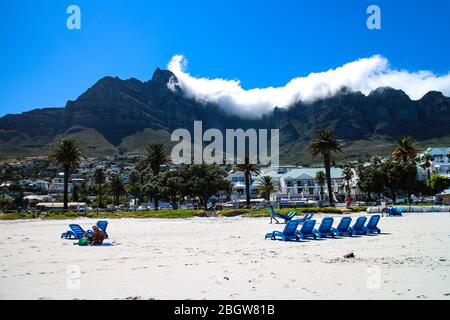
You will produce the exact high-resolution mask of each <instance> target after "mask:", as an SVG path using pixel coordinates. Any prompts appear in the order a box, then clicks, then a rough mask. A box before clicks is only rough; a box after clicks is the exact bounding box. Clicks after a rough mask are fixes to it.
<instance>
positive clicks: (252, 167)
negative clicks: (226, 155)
mask: <svg viewBox="0 0 450 320" xmlns="http://www.w3.org/2000/svg"><path fill="white" fill-rule="evenodd" d="M236 169H237V170H238V171H242V172H244V175H245V194H246V198H247V206H250V185H251V179H252V173H256V174H259V172H260V171H259V169H258V165H256V164H253V163H250V158H249V156H248V155H246V156H245V160H244V163H242V164H237V165H236Z"/></svg>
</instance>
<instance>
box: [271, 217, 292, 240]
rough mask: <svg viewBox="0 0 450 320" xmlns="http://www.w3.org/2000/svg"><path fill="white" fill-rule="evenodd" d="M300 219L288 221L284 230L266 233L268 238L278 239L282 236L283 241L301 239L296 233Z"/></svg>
mask: <svg viewBox="0 0 450 320" xmlns="http://www.w3.org/2000/svg"><path fill="white" fill-rule="evenodd" d="M298 223H299V221H298V220H291V221H288V222H286V226H285V227H284V230H283V231H273V232H270V233H268V234H266V237H265V238H266V239H268V238H270V239H272V240H276V239H277V238H280V239H281V240H283V241H290V240H295V241H299V240H300V238H299V237H298V236H297V234H296V232H295V231H296V230H297V226H298Z"/></svg>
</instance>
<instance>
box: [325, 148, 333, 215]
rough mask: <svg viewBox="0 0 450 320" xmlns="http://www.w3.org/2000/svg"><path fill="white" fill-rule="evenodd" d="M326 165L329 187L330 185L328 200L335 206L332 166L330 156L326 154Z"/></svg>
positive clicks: (331, 205)
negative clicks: (332, 187)
mask: <svg viewBox="0 0 450 320" xmlns="http://www.w3.org/2000/svg"><path fill="white" fill-rule="evenodd" d="M324 165H325V175H326V176H327V187H328V202H329V203H330V207H334V199H333V190H332V189H331V168H330V156H329V155H325V156H324Z"/></svg>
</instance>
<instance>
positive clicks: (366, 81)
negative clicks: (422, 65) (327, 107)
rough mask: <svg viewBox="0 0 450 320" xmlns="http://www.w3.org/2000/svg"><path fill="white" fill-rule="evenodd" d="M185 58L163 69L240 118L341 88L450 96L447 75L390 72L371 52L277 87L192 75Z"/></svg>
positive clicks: (198, 95)
mask: <svg viewBox="0 0 450 320" xmlns="http://www.w3.org/2000/svg"><path fill="white" fill-rule="evenodd" d="M186 66H187V60H186V59H185V58H184V57H183V56H182V55H176V56H174V57H173V58H172V60H171V61H170V62H169V64H168V69H169V70H170V71H172V72H173V73H174V74H175V75H176V77H177V78H178V81H179V85H180V86H181V88H182V89H183V91H184V93H185V94H186V95H187V96H188V97H191V98H194V99H196V100H198V101H202V102H212V103H217V104H218V105H220V106H221V107H222V108H224V109H225V110H227V111H229V112H230V113H233V114H238V115H241V116H244V117H257V116H261V115H262V114H263V113H266V112H270V111H272V110H273V108H274V107H275V106H278V107H280V108H288V107H289V106H291V105H292V104H294V103H295V102H297V101H300V100H301V101H305V102H310V101H314V100H315V99H318V98H323V97H327V96H330V95H333V94H335V93H336V92H337V91H339V90H340V89H341V88H342V87H344V86H345V87H348V88H350V89H352V90H354V91H361V92H362V93H364V94H366V95H367V94H369V93H370V92H371V91H372V90H374V89H376V88H379V87H387V86H389V87H392V88H395V89H401V90H403V91H404V92H405V93H406V94H407V95H409V96H410V97H411V99H414V100H417V99H420V98H421V97H422V96H423V95H425V94H426V93H427V92H428V91H431V90H436V91H441V92H443V93H444V94H445V95H447V96H448V95H450V73H448V74H447V75H443V76H438V75H435V74H433V73H432V72H430V71H418V72H409V71H407V70H395V69H392V68H391V67H390V66H389V62H388V60H387V59H386V58H384V57H382V56H380V55H375V56H372V57H370V58H363V59H359V60H356V61H353V62H350V63H347V64H344V65H343V66H341V67H338V68H336V69H331V70H328V71H325V72H320V73H311V74H309V75H308V76H306V77H298V78H294V79H292V80H291V81H289V82H288V83H287V84H286V85H285V86H283V87H275V88H274V87H268V88H255V89H250V90H245V89H243V88H242V87H241V84H240V81H238V80H224V79H208V78H195V77H193V76H191V75H190V74H189V73H188V72H187V71H186Z"/></svg>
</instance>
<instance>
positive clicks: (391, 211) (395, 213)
mask: <svg viewBox="0 0 450 320" xmlns="http://www.w3.org/2000/svg"><path fill="white" fill-rule="evenodd" d="M386 210H387V215H388V216H389V217H401V216H403V208H398V209H397V208H394V207H388V208H387V209H386Z"/></svg>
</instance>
